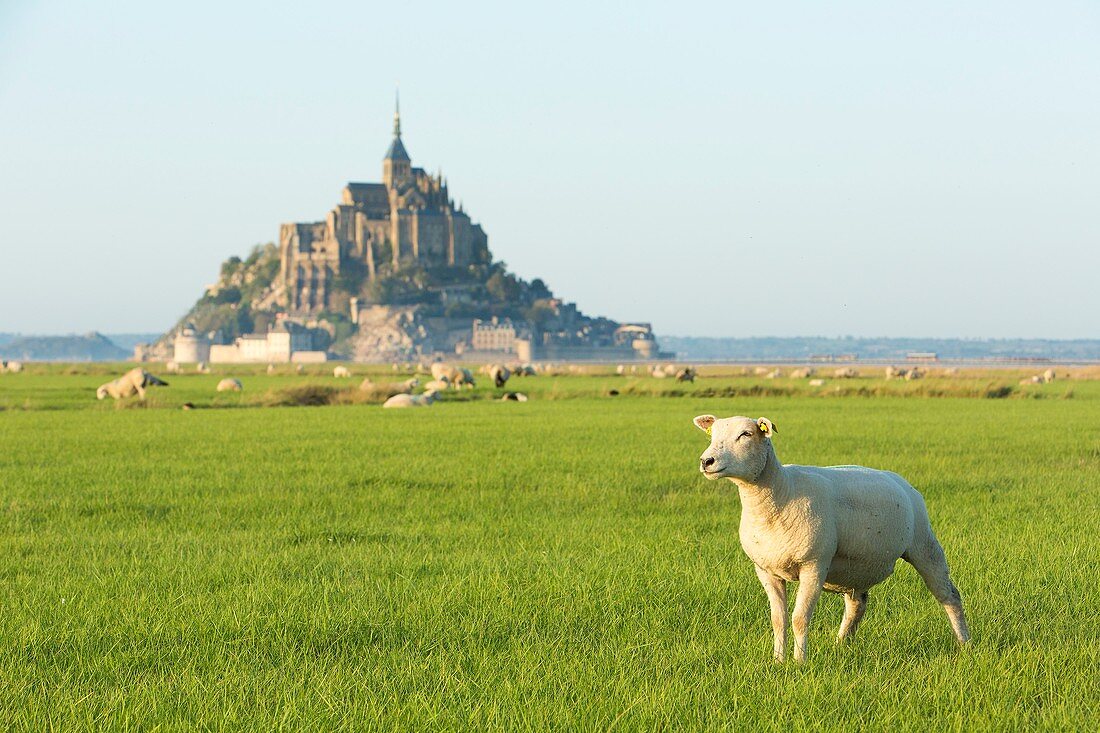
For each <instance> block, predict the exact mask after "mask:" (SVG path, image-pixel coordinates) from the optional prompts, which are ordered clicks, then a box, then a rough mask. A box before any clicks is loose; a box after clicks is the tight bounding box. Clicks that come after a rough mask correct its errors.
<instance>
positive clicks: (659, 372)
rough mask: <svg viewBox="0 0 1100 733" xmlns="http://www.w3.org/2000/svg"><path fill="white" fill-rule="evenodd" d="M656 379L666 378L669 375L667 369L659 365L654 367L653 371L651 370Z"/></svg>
mask: <svg viewBox="0 0 1100 733" xmlns="http://www.w3.org/2000/svg"><path fill="white" fill-rule="evenodd" d="M650 374H651V375H652V376H653V378H654V379H664V378H665V377H667V376H668V375H667V374H665V370H664V369H662V368H661V367H659V366H655V367H653V371H651V372H650Z"/></svg>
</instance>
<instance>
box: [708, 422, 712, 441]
mask: <svg viewBox="0 0 1100 733" xmlns="http://www.w3.org/2000/svg"><path fill="white" fill-rule="evenodd" d="M711 427H712V426H710V425H707V437H708V438H709V437H710V429H711Z"/></svg>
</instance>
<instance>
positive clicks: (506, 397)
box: [500, 392, 527, 402]
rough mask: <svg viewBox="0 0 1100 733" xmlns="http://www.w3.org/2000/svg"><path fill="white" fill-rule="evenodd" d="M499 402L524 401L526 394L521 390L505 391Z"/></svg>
mask: <svg viewBox="0 0 1100 733" xmlns="http://www.w3.org/2000/svg"><path fill="white" fill-rule="evenodd" d="M500 401H501V402H526V401H527V395H525V394H523V393H522V392H505V393H504V394H503V395H502V396H501V398H500Z"/></svg>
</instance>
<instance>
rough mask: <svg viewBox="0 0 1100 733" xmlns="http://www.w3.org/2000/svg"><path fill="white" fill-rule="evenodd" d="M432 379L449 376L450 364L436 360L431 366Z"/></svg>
mask: <svg viewBox="0 0 1100 733" xmlns="http://www.w3.org/2000/svg"><path fill="white" fill-rule="evenodd" d="M431 373H432V379H442V378H443V377H447V378H448V379H450V378H451V366H450V365H448V364H444V363H443V362H440V361H437V362H435V363H434V364H432V368H431Z"/></svg>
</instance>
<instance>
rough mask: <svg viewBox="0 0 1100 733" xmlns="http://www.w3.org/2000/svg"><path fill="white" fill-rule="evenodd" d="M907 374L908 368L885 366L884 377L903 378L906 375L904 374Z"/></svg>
mask: <svg viewBox="0 0 1100 733" xmlns="http://www.w3.org/2000/svg"><path fill="white" fill-rule="evenodd" d="M908 374H909V372H908V370H906V369H902V368H901V367H896V366H888V367H886V378H887V379H904V378H905V377H906V375H908Z"/></svg>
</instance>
